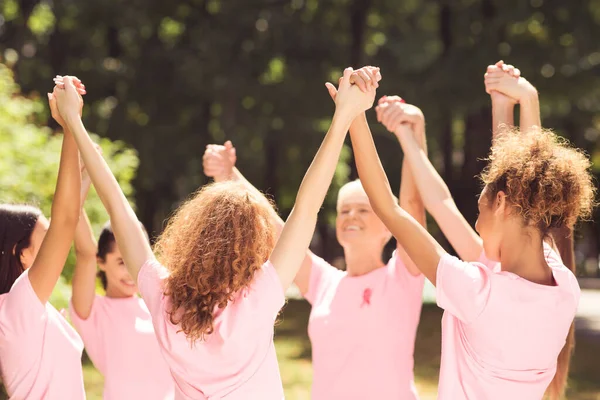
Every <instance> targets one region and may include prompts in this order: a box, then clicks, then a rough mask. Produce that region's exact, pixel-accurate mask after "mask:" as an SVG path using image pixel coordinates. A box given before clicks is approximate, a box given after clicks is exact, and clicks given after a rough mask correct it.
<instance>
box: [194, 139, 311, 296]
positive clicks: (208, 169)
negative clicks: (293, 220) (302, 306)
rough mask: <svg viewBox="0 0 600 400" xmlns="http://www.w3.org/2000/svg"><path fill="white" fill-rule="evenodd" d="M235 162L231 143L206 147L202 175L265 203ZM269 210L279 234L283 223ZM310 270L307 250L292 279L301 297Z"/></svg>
mask: <svg viewBox="0 0 600 400" xmlns="http://www.w3.org/2000/svg"><path fill="white" fill-rule="evenodd" d="M236 161H237V156H236V149H235V147H233V144H232V143H231V141H229V140H228V141H227V142H225V144H224V145H222V146H221V145H216V144H210V145H208V146H206V151H205V152H204V156H203V157H202V166H203V168H204V174H205V175H206V176H209V177H212V178H213V179H214V180H215V181H216V182H222V181H226V180H233V181H238V182H242V183H243V184H244V186H245V187H246V188H247V189H248V190H249V191H252V192H254V193H258V195H259V198H264V199H265V201H267V199H266V198H265V197H264V195H263V194H262V193H261V192H260V190H258V189H257V188H256V187H254V185H252V184H251V183H250V182H249V181H248V180H247V179H246V178H245V177H244V175H243V174H242V173H241V172H240V170H239V169H237V168H236V166H235V163H236ZM271 210H272V212H271V218H272V220H273V223H274V225H275V226H276V227H277V229H278V230H279V233H281V230H282V229H283V226H284V224H285V222H284V221H283V220H282V219H281V217H280V216H279V214H278V213H277V210H275V208H271ZM311 269H312V252H311V251H310V250H307V252H306V255H305V256H304V260H303V261H302V266H301V267H300V270H299V271H298V273H297V274H296V277H295V279H294V284H295V285H296V286H297V287H298V289H299V290H300V293H302V295H303V296H304V295H306V293H308V289H309V287H308V286H309V283H310V273H311Z"/></svg>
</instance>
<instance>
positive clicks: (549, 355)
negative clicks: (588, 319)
mask: <svg viewBox="0 0 600 400" xmlns="http://www.w3.org/2000/svg"><path fill="white" fill-rule="evenodd" d="M546 260H547V262H548V264H549V265H550V267H551V268H552V273H553V275H554V279H555V280H556V282H557V286H544V285H538V284H535V283H533V282H529V281H527V280H525V279H522V278H521V277H519V276H517V275H515V274H512V273H510V272H504V271H501V268H499V266H495V265H492V266H491V267H490V266H484V265H483V264H481V263H466V262H463V261H460V260H459V259H457V258H455V257H452V256H450V255H445V256H443V257H442V259H441V260H440V264H439V266H438V270H437V288H436V291H437V293H436V294H437V303H438V305H439V306H440V307H441V308H443V309H444V310H445V312H444V317H443V319H442V360H441V368H440V384H439V388H438V398H439V399H443V400H446V399H448V400H461V399H489V400H494V399H498V400H500V399H502V400H505V399H511V400H519V399H523V400H530V399H541V398H542V396H543V394H544V392H545V391H546V388H547V387H548V385H549V383H550V381H551V380H552V378H553V377H554V373H555V372H556V360H557V357H558V354H559V353H560V351H561V349H562V347H563V345H564V344H565V340H566V337H567V333H568V331H569V327H570V325H571V322H572V321H573V318H574V317H575V312H576V309H577V305H578V302H579V296H580V289H579V286H578V284H577V279H576V278H575V276H574V275H573V273H572V272H571V271H569V270H568V269H567V268H566V267H565V266H564V265H563V264H562V261H561V260H560V257H559V256H558V255H557V254H556V253H555V252H553V251H551V250H549V248H548V247H546Z"/></svg>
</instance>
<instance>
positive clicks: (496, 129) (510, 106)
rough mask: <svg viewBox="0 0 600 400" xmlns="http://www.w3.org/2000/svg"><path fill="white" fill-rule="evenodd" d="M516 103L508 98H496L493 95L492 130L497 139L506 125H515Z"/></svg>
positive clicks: (509, 126)
mask: <svg viewBox="0 0 600 400" xmlns="http://www.w3.org/2000/svg"><path fill="white" fill-rule="evenodd" d="M514 113H515V105H514V103H512V102H509V101H507V100H494V97H492V132H493V137H494V139H496V138H497V137H498V135H499V133H500V132H502V129H503V128H504V127H507V128H511V127H513V126H514V125H515V115H514Z"/></svg>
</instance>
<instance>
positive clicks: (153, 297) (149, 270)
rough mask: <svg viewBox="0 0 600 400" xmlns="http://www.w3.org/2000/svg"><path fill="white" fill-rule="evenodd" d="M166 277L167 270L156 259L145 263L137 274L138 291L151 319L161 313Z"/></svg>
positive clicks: (167, 274)
mask: <svg viewBox="0 0 600 400" xmlns="http://www.w3.org/2000/svg"><path fill="white" fill-rule="evenodd" d="M168 276H169V270H167V269H166V268H165V267H164V266H163V265H161V264H160V263H159V262H158V261H157V260H156V259H151V260H148V261H146V262H145V263H144V265H142V268H141V269H140V272H139V273H138V289H139V290H140V293H141V294H142V299H143V300H144V303H146V306H147V307H148V311H150V315H152V317H155V316H156V315H158V314H160V313H161V309H162V308H161V304H162V301H163V296H164V295H163V293H164V280H165V279H166V278H167V277H168Z"/></svg>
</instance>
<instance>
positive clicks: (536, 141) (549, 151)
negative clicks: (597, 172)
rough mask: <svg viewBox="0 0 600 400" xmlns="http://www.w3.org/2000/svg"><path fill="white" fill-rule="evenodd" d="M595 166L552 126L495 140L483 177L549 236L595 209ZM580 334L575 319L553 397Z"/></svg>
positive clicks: (568, 252) (566, 257)
mask: <svg viewBox="0 0 600 400" xmlns="http://www.w3.org/2000/svg"><path fill="white" fill-rule="evenodd" d="M590 167H591V163H590V161H589V159H588V158H587V157H586V156H585V155H584V154H583V153H582V152H581V151H580V150H577V149H574V148H572V147H570V146H569V145H568V143H567V142H566V141H565V140H563V139H561V138H559V137H558V136H556V135H555V134H554V133H552V132H550V131H535V130H534V131H531V132H529V133H519V132H518V131H513V132H507V133H506V135H505V136H503V137H501V138H500V139H498V140H497V141H495V142H494V146H493V147H492V152H491V156H490V164H489V165H488V167H487V168H486V170H485V171H484V172H483V174H482V178H483V181H484V183H485V184H487V185H488V188H489V189H490V190H489V191H488V193H489V195H490V196H492V197H494V196H496V194H497V193H498V192H499V191H503V192H504V193H505V194H506V196H507V200H508V202H509V204H510V205H511V206H513V208H514V209H515V210H516V211H517V212H518V213H519V215H520V216H521V217H522V218H523V223H524V225H525V226H528V227H535V228H536V229H538V230H539V231H540V233H541V234H542V235H543V236H546V235H548V234H549V233H550V231H562V232H569V231H571V230H572V229H573V226H574V225H575V222H577V219H579V218H586V217H589V216H590V215H591V213H592V209H593V206H594V204H595V202H594V193H595V187H594V185H593V182H592V175H591V173H590ZM563 251H564V253H561V257H562V258H563V262H564V263H565V265H567V266H568V267H569V268H570V269H571V270H573V272H574V269H575V263H574V260H573V257H572V249H568V248H566V247H565V246H563ZM574 340H575V338H574V329H573V325H571V328H570V330H569V334H568V336H567V338H566V342H565V345H564V347H563V349H562V351H561V352H560V354H559V356H558V359H557V367H556V374H555V376H554V379H553V380H552V382H551V383H550V386H549V387H548V390H547V393H546V394H547V395H548V397H549V398H550V399H552V400H558V399H559V398H561V397H562V395H563V393H564V390H565V387H566V384H567V378H568V374H569V362H570V358H571V354H572V352H573V348H574Z"/></svg>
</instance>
